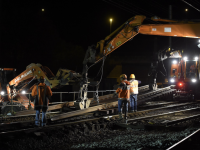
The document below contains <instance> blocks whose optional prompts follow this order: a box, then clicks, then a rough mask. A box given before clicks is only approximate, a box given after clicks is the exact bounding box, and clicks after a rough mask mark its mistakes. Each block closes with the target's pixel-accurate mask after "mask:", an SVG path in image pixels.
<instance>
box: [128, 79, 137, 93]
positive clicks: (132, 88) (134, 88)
mask: <svg viewBox="0 0 200 150" xmlns="http://www.w3.org/2000/svg"><path fill="white" fill-rule="evenodd" d="M129 82H130V83H131V85H130V94H138V81H137V80H130V81H129Z"/></svg>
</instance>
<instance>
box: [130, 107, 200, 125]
mask: <svg viewBox="0 0 200 150" xmlns="http://www.w3.org/2000/svg"><path fill="white" fill-rule="evenodd" d="M192 110H199V108H191V109H184V110H179V111H173V112H168V113H162V114H158V115H151V116H146V117H140V118H135V119H127V123H129V122H133V121H139V120H145V119H150V118H155V117H161V116H166V115H172V114H175V113H181V112H185V111H192Z"/></svg>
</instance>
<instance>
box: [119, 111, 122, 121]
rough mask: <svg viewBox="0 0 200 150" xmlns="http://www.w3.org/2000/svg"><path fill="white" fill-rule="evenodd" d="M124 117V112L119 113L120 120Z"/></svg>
mask: <svg viewBox="0 0 200 150" xmlns="http://www.w3.org/2000/svg"><path fill="white" fill-rule="evenodd" d="M121 119H123V116H122V113H121V112H120V113H119V120H121Z"/></svg>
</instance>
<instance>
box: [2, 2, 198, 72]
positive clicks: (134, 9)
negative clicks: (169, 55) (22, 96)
mask: <svg viewBox="0 0 200 150" xmlns="http://www.w3.org/2000/svg"><path fill="white" fill-rule="evenodd" d="M186 1H187V2H189V3H190V4H192V5H193V6H194V7H196V8H198V9H200V1H198V0H186ZM0 5H1V8H0V9H1V16H0V17H1V26H0V27H1V34H0V38H1V39H0V49H1V59H0V62H1V65H0V66H1V67H11V68H12V67H13V68H14V67H15V68H17V70H18V71H17V74H19V73H20V72H21V71H23V70H25V67H26V66H28V65H29V64H30V63H41V64H42V65H44V66H47V67H49V68H50V69H51V70H52V71H53V73H54V74H56V72H57V70H58V69H59V68H60V67H62V68H67V69H71V70H75V71H78V72H80V71H81V70H82V61H83V58H84V54H85V51H86V50H87V47H88V46H90V45H93V44H94V45H96V43H97V42H98V41H100V40H102V39H104V38H105V37H106V36H107V35H109V34H110V22H109V19H110V18H113V23H112V26H111V30H112V31H114V30H115V29H117V28H118V27H119V26H120V25H122V24H123V23H124V22H125V21H126V20H128V19H129V18H131V17H133V16H134V15H145V16H147V18H150V17H152V16H155V15H156V16H159V17H161V18H169V5H172V18H173V19H177V20H186V19H189V20H191V19H200V17H199V16H200V12H198V11H197V10H195V9H194V8H192V7H190V6H189V5H187V4H185V3H184V2H182V1H181V0H172V1H165V2H164V1H161V0H123V1H121V0H73V1H72V0H59V1H51V0H46V1H45V0H39V1H38V0H34V1H30V0H28V1H27V0H26V1H25V0H19V1H16V0H1V4H0ZM42 8H43V9H44V10H45V11H44V12H42V11H41V10H42ZM186 8H187V9H188V12H185V9H186ZM144 23H145V24H152V23H153V24H157V23H158V22H153V21H150V20H149V19H147V20H146V21H144ZM155 39H156V40H157V44H156V47H155V44H154V43H155ZM197 41H198V40H197V39H185V38H177V37H173V38H172V48H174V49H178V50H184V51H192V52H195V53H197V52H198V51H199V48H198V47H197V44H198V42H197ZM168 47H169V44H168V38H167V37H159V36H149V35H137V36H136V37H134V39H133V40H132V41H130V42H127V43H126V44H124V45H123V46H121V47H120V48H119V49H117V50H116V51H115V52H113V53H112V54H111V56H110V57H109V58H107V60H106V61H109V59H111V58H112V57H113V56H121V54H123V55H124V53H125V55H126V53H127V55H129V56H130V55H138V56H139V55H149V54H152V53H153V51H154V49H156V50H157V51H158V50H161V49H165V48H168Z"/></svg>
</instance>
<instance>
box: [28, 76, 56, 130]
mask: <svg viewBox="0 0 200 150" xmlns="http://www.w3.org/2000/svg"><path fill="white" fill-rule="evenodd" d="M44 80H45V78H44V77H43V76H41V77H40V78H39V80H38V81H39V83H38V84H37V85H35V86H34V87H33V90H32V94H31V95H32V96H33V97H34V98H35V100H34V109H35V110H36V117H35V125H36V126H40V110H42V123H41V126H46V111H47V109H48V105H49V99H50V97H51V96H52V91H51V89H50V87H49V86H47V85H46V84H45V83H44Z"/></svg>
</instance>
